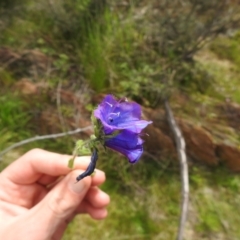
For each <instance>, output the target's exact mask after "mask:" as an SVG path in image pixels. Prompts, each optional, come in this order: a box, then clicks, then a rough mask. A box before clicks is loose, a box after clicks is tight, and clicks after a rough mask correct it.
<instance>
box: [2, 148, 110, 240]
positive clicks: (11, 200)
mask: <svg viewBox="0 0 240 240" xmlns="http://www.w3.org/2000/svg"><path fill="white" fill-rule="evenodd" d="M70 158H71V156H68V155H61V154H57V153H52V152H48V151H44V150H41V149H34V150H31V151H29V152H27V153H26V154H25V155H23V156H22V157H20V158H19V159H18V160H17V161H15V162H13V163H12V164H10V165H9V166H8V167H7V168H6V169H4V170H3V171H2V172H1V173H0V239H4V240H13V239H14V240H26V239H30V240H43V239H44V240H46V239H54V240H56V239H61V237H62V235H63V233H64V231H65V229H66V227H67V225H68V223H69V222H70V221H71V220H72V219H73V218H74V217H75V215H76V214H79V213H88V214H89V215H90V216H91V217H92V218H94V219H103V218H105V217H106V216H107V210H106V206H107V205H108V204H109V201H110V200H109V196H108V195H107V194H106V193H104V192H103V191H101V190H100V189H99V188H98V186H99V185H100V184H102V183H103V182H104V181H105V174H104V172H102V171H100V170H96V173H95V174H94V176H92V177H86V178H84V179H82V180H81V181H80V182H78V183H76V177H77V176H78V175H79V174H81V173H82V172H83V171H84V169H86V168H87V166H88V164H89V161H90V158H89V157H78V158H76V159H75V167H74V169H75V170H71V169H69V168H68V160H69V159H70Z"/></svg>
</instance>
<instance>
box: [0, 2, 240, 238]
mask: <svg viewBox="0 0 240 240" xmlns="http://www.w3.org/2000/svg"><path fill="white" fill-rule="evenodd" d="M109 93H111V94H114V95H115V96H117V97H125V96H126V97H128V98H129V99H131V100H133V101H136V102H138V103H139V104H141V105H142V106H143V118H145V119H148V120H152V121H153V124H152V125H151V126H149V127H148V128H147V130H146V132H147V133H148V134H149V136H148V137H145V141H146V142H145V152H144V154H143V157H142V158H141V160H140V161H139V162H138V163H137V164H135V165H130V164H129V163H128V161H127V159H125V158H124V157H122V156H120V155H118V154H116V153H112V152H111V151H107V152H104V151H102V152H101V153H100V159H99V162H98V168H100V169H102V170H104V171H105V172H106V175H107V181H106V183H105V184H104V185H103V186H102V188H103V189H104V190H105V191H107V192H108V193H109V194H110V196H111V199H112V201H111V204H110V206H109V217H108V218H107V219H106V220H103V221H99V222H98V221H93V220H91V218H90V217H89V216H79V217H77V218H76V219H75V220H74V221H73V222H72V223H71V224H70V225H69V228H68V230H67V232H66V233H65V236H64V239H66V240H75V239H86V240H95V239H98V240H108V239H110V240H125V239H126V240H138V239H139V240H143V239H144V240H148V239H153V240H171V239H175V237H176V234H177V228H178V219H179V214H180V202H181V182H180V173H179V164H178V159H177V153H176V148H175V144H174V139H173V134H172V133H171V130H170V128H169V126H168V123H167V120H166V114H165V111H164V107H163V100H164V99H169V102H170V105H171V108H172V111H173V114H174V116H175V118H176V121H177V123H178V124H179V126H180V128H181V130H182V132H183V135H184V138H185V141H186V144H187V155H188V161H189V168H190V169H189V177H190V206H189V214H188V222H187V226H186V230H185V239H186V240H192V239H194V240H210V239H211V240H235V239H236V240H237V239H240V228H239V225H240V218H239V213H240V194H239V192H240V176H239V175H238V172H239V171H240V135H239V133H240V1H239V0H211V1H208V0H171V1H167V0H161V1H160V0H128V1H127V0H126V1H121V0H68V1H64V0H44V1H43V0H39V1H33V0H22V1H17V0H12V1H9V0H1V1H0V136H1V137H0V151H3V150H4V149H6V148H7V147H9V146H10V145H11V144H13V143H16V142H19V141H21V140H24V139H26V138H30V137H34V136H36V135H46V134H53V133H59V132H65V131H70V130H73V129H76V128H81V127H85V126H89V125H90V124H91V122H90V115H91V111H92V110H93V109H94V107H96V106H97V104H98V103H99V102H100V101H101V100H102V98H103V97H104V95H105V94H109ZM90 134H91V131H86V132H84V133H81V134H78V135H73V136H66V137H63V138H58V139H54V140H44V141H36V142H32V143H29V144H26V145H23V146H21V147H19V148H16V149H14V150H12V151H10V152H8V153H7V154H6V155H4V156H3V157H2V158H1V160H0V169H3V168H5V167H6V166H7V165H8V164H9V163H11V162H12V161H14V160H16V159H17V158H18V157H19V156H20V155H21V154H23V153H24V152H26V151H27V150H30V149H32V148H35V147H38V148H44V149H47V150H49V151H55V152H61V153H66V154H71V153H72V150H73V148H74V144H75V142H76V140H77V139H80V138H82V139H86V138H88V137H89V136H90Z"/></svg>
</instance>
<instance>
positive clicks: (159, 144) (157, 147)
mask: <svg viewBox="0 0 240 240" xmlns="http://www.w3.org/2000/svg"><path fill="white" fill-rule="evenodd" d="M145 132H146V133H147V135H146V136H144V137H143V138H144V140H145V143H144V149H145V150H146V151H147V152H149V153H151V154H154V155H158V156H159V158H160V159H164V158H167V157H171V158H173V159H176V158H177V153H176V149H175V147H174V144H173V141H172V139H171V138H170V137H169V136H167V135H165V134H164V133H163V132H162V131H161V130H160V129H159V128H156V127H155V126H154V125H153V124H151V125H149V126H148V127H147V128H146V130H145Z"/></svg>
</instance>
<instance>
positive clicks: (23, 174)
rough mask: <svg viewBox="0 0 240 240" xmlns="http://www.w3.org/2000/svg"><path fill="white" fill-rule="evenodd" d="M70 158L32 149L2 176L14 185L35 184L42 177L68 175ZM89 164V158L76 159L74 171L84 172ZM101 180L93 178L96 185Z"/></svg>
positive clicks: (11, 165)
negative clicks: (81, 170)
mask: <svg viewBox="0 0 240 240" xmlns="http://www.w3.org/2000/svg"><path fill="white" fill-rule="evenodd" d="M71 157H72V156H70V155H62V154H58V153H53V152H48V151H45V150H42V149H33V150H31V151H29V152H27V153H26V154H24V155H23V156H22V157H20V158H19V159H18V160H17V161H15V162H13V163H12V164H10V165H9V166H8V167H7V168H6V169H5V170H4V171H3V172H2V174H3V175H4V176H5V177H7V178H9V179H10V180H11V181H12V182H14V183H18V184H30V183H33V182H36V181H37V180H38V179H40V178H41V177H42V176H43V175H49V176H56V177H57V176H61V175H66V174H68V173H69V172H70V171H72V169H70V168H69V167H68V161H69V159H70V158H71ZM89 162H90V157H77V158H76V159H75V164H74V169H83V170H85V169H86V168H87V166H88V165H89ZM23 166H24V167H23ZM20 169H21V170H20ZM97 176H100V175H97ZM76 177H77V176H76ZM102 180H103V179H98V177H94V181H95V182H96V184H101V181H102ZM103 181H104V180H103Z"/></svg>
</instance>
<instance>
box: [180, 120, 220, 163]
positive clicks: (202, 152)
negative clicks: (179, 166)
mask: <svg viewBox="0 0 240 240" xmlns="http://www.w3.org/2000/svg"><path fill="white" fill-rule="evenodd" d="M178 124H179V126H180V128H181V130H182V133H183V136H184V138H185V141H186V149H187V154H188V155H189V157H191V159H193V160H196V161H199V162H203V163H205V164H207V165H210V166H213V165H217V164H218V158H217V156H216V154H215V148H216V146H215V144H214V142H213V140H212V138H211V136H210V134H208V133H207V132H206V131H205V130H204V129H203V128H201V127H196V126H193V125H191V124H188V123H186V122H183V121H178Z"/></svg>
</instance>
